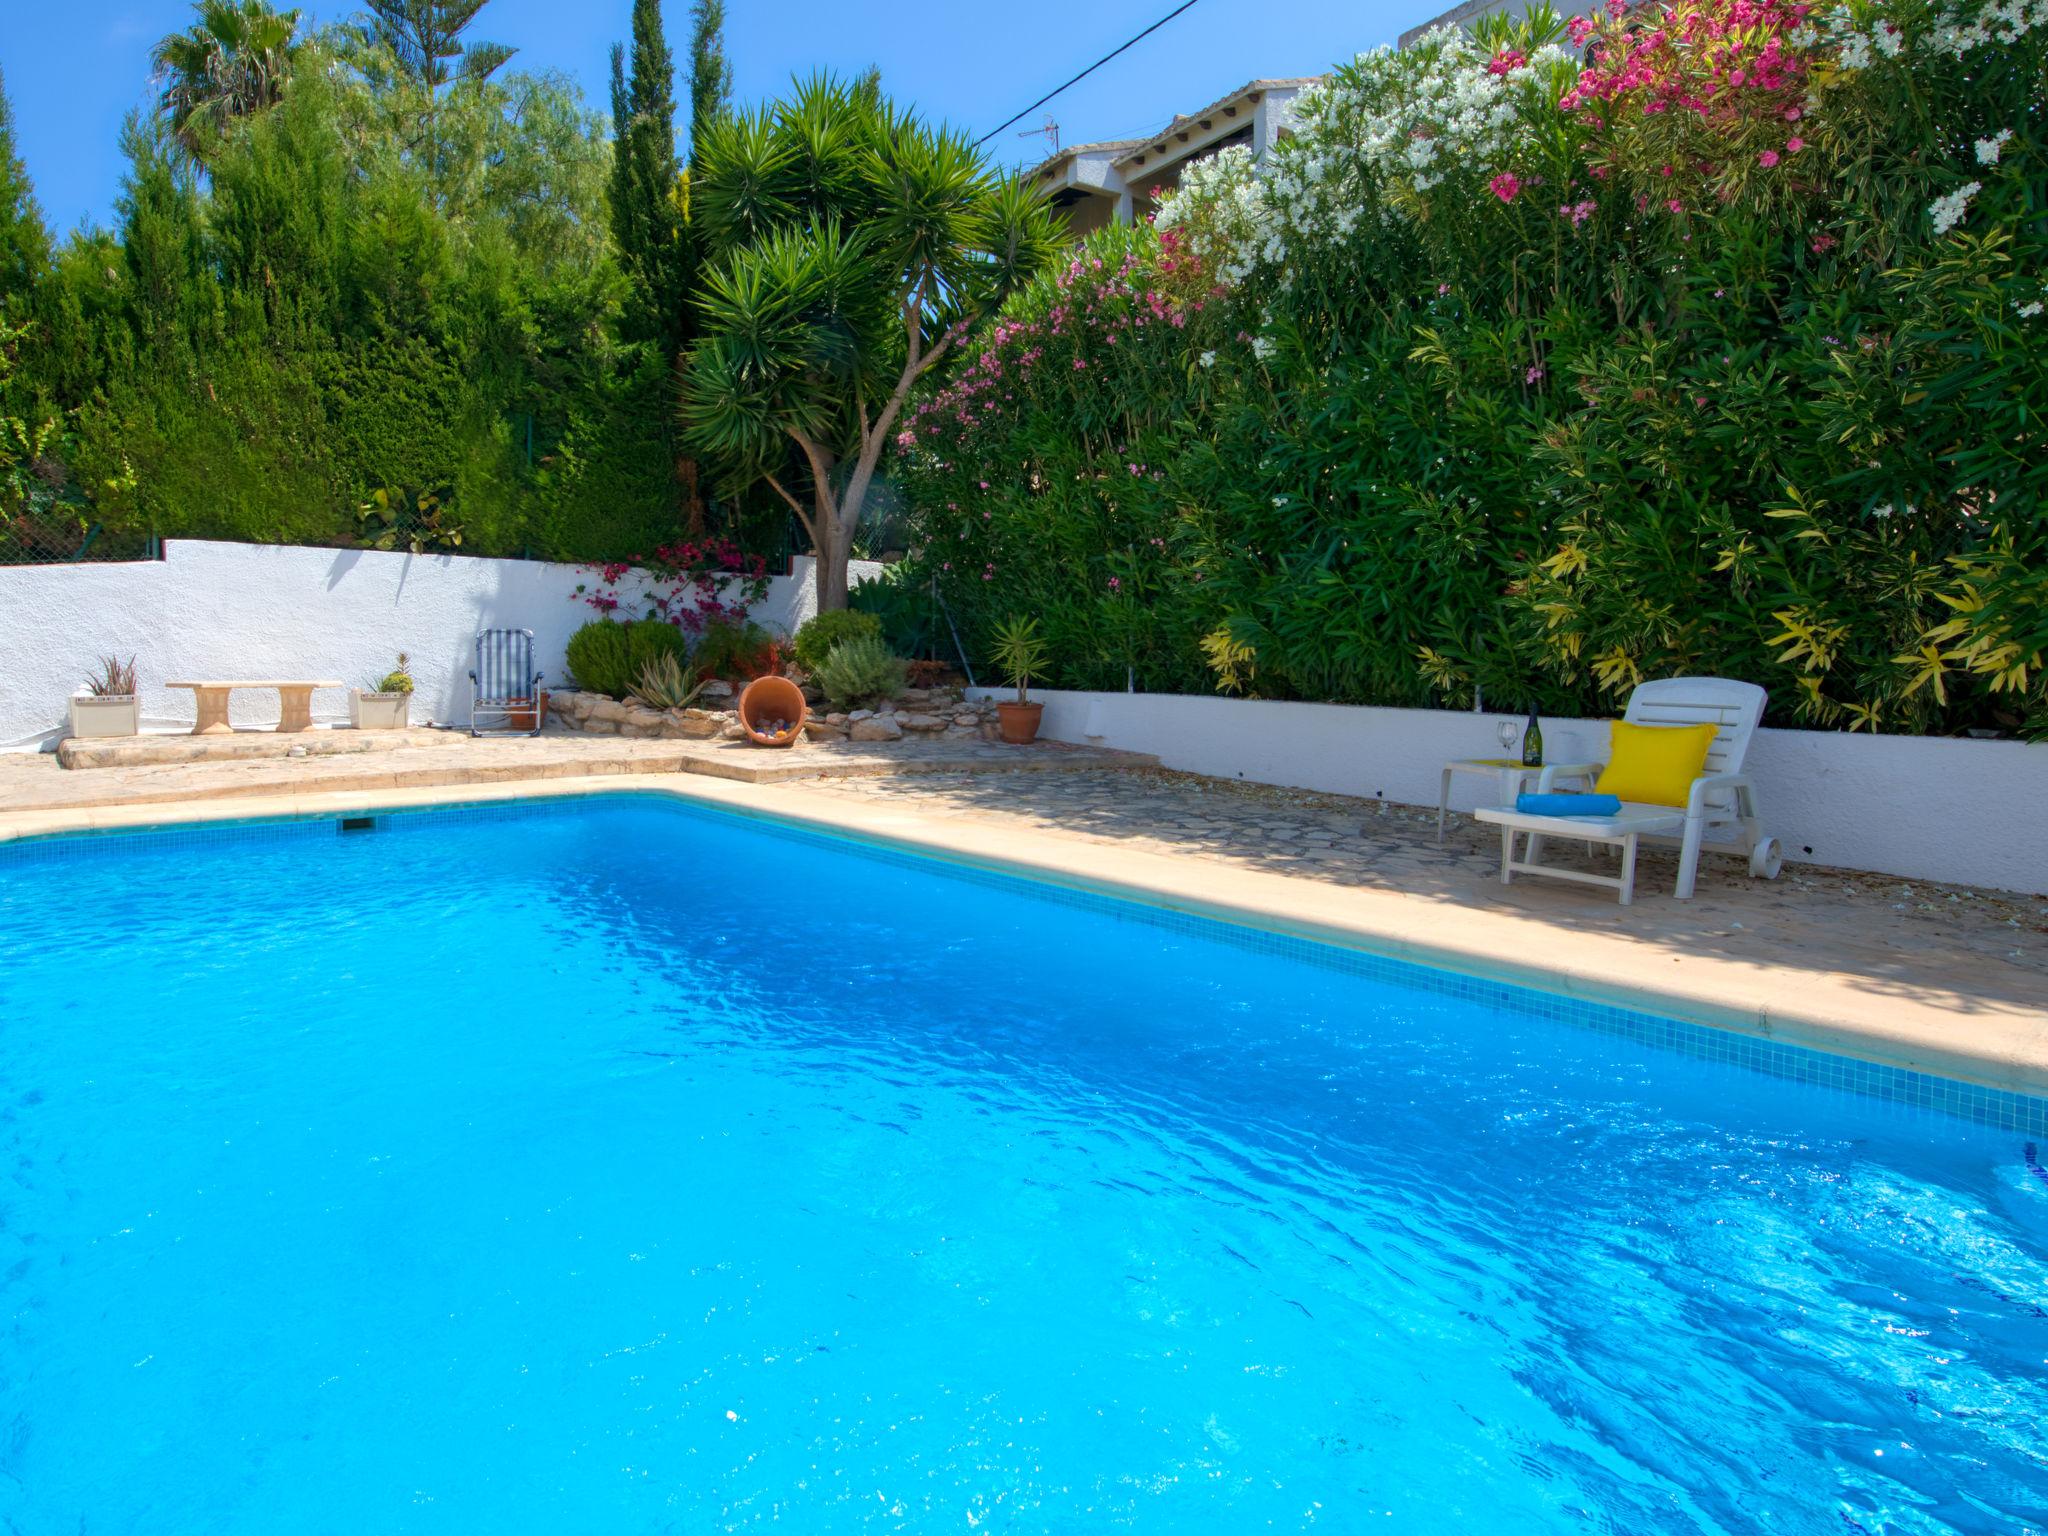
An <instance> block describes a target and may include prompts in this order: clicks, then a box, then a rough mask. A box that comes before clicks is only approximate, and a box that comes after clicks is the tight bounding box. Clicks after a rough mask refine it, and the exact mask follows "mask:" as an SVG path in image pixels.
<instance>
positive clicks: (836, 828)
mask: <svg viewBox="0 0 2048 1536" xmlns="http://www.w3.org/2000/svg"><path fill="white" fill-rule="evenodd" d="M636 795H637V796H645V795H656V796H667V797H671V798H674V799H678V800H682V801H687V802H691V803H694V804H698V805H707V806H714V807H717V808H719V809H722V810H725V811H728V812H731V813H734V814H737V815H740V816H744V817H748V818H751V819H756V820H761V821H767V822H773V823H780V824H783V825H786V826H796V827H801V828H805V829H808V830H811V831H815V832H824V833H827V834H829V835H832V836H834V837H838V838H842V839H845V840H848V841H851V842H854V843H857V844H858V843H865V844H869V845H872V846H877V847H881V848H885V849H893V850H898V851H907V852H911V853H915V854H918V855H921V856H924V857H928V858H933V859H936V860H939V861H941V862H947V863H952V864H956V865H960V866H964V867H967V868H970V869H980V870H987V871H993V872H996V873H1000V874H1010V875H1021V876H1024V877H1026V878H1028V879H1032V880H1037V881H1041V882H1045V883H1048V884H1053V885H1057V886H1062V887H1065V888H1067V889H1070V890H1078V891H1082V892H1086V893H1090V894H1094V895H1102V896H1109V897H1113V898H1116V899H1120V900H1125V901H1135V902H1138V903H1141V904H1144V905H1147V906H1151V907H1155V908H1162V909H1165V910H1168V911H1173V912H1179V913H1184V914H1187V915H1189V916H1193V917H1199V918H1205V919H1209V920H1212V921H1218V922H1224V923H1230V924H1234V925H1237V926H1240V927H1249V928H1254V929H1263V930H1266V931H1269V932H1274V933H1279V934H1283V935H1288V936H1291V937H1294V938H1299V939H1306V940H1308V941H1310V942H1313V943H1319V944H1327V945H1334V946H1336V947H1339V948H1343V949H1349V950H1355V951H1360V952H1363V953H1366V954H1370V955H1375V956H1379V957H1382V958H1385V959H1390V960H1397V961H1405V962H1408V963H1410V964H1415V965H1422V966H1428V967H1431V968H1433V969H1436V970H1440V971H1450V972H1453V973H1456V974H1459V975H1464V976H1468V977H1474V978H1477V979H1481V980H1486V981H1494V982H1504V983H1507V984H1509V985H1512V986H1518V987H1524V988H1528V989H1531V990H1534V991H1537V992H1543V993H1550V994H1553V995H1559V996H1563V997H1567V998H1571V999H1576V1000H1578V1001H1582V1002H1587V1003H1592V1004H1597V1005H1604V1006H1608V1007H1614V1008H1621V1009H1630V1010H1638V1011H1642V1012H1646V1013H1652V1014H1658V1015H1662V1016H1665V1017H1668V1018H1674V1019H1678V1020H1681V1021H1683V1022H1687V1023H1693V1024H1702V1025H1706V1026H1709V1027H1712V1028H1716V1029H1722V1030H1728V1031H1731V1032H1733V1033H1736V1034H1739V1035H1745V1036H1749V1037H1751V1038H1757V1039H1764V1040H1770V1041H1775V1042H1778V1043H1780V1044H1785V1045H1794V1046H1801V1047H1805V1048H1807V1049H1812V1050H1819V1051H1825V1052H1828V1053H1831V1054H1834V1055H1838V1056H1850V1057H1854V1058H1857V1059H1859V1060H1863V1061H1868V1062H1874V1063H1877V1064H1879V1065H1882V1066H1888V1067H1896V1068H1900V1069H1903V1070H1906V1071H1911V1072H1920V1073H1926V1074H1929V1075H1932V1076H1936V1077H1942V1078H1949V1079H1953V1080H1957V1081H1961V1082H1965V1083H1970V1084H1974V1085H1976V1086H1978V1087H1983V1088H1990V1089H1994V1090H1999V1091H2003V1092H2009V1093H2018V1094H2023V1095H2027V1096H2031V1097H2048V1006H2044V1007H2043V1008H2041V1009H2022V1008H2018V1007H2013V1006H2008V1005H1998V1004H1988V1003H1986V1002H1984V1001H1983V1000H1982V999H1969V998H1960V997H1956V996H1954V995H1953V994H1941V995H1926V994H1915V993H1913V992H1912V991H1911V990H1910V989H1908V988H1906V987H1904V986H1902V985H1898V986H1895V985H1892V984H1889V983H1886V982H1885V981H1884V980H1883V979H1881V978H1878V977H1872V976H1865V975H1857V974H1853V973H1849V972H1842V971H1835V970H1829V969H1826V968H1821V967H1816V968H1812V969H1804V968H1797V969H1795V968H1792V967H1787V966H1782V965H1764V964H1758V963H1755V962H1750V961H1743V960H1735V959H1728V958H1724V957H1722V956H1718V955H1711V954H1703V953H1699V952H1696V951H1674V950H1672V949H1670V948H1668V947H1666V946H1663V945H1659V944H1655V943H1652V942H1649V941H1646V940H1643V939H1640V938H1633V937H1628V936H1624V935H1616V934H1610V933H1599V932H1586V931H1580V930H1575V929H1573V928H1572V927H1570V926H1569V924H1568V923H1566V922H1563V921H1561V920H1559V919H1557V918H1550V917H1535V916H1530V915H1527V914H1523V913H1519V912H1510V911H1500V912H1493V911H1475V910H1473V909H1470V908H1464V907H1458V908H1454V909H1446V908H1445V907H1443V906H1441V905H1439V904H1437V903H1434V902H1432V901H1430V900H1429V899H1428V898H1426V897H1423V896H1420V895H1416V894H1413V893H1409V892H1402V891H1383V890H1373V889H1368V888H1362V887H1357V886H1339V885H1333V884H1329V883H1326V882H1322V881H1317V880H1314V879H1308V878H1304V877H1301V876H1298V875H1282V874H1274V873H1269V872H1266V871H1260V870H1251V869H1243V868H1239V867H1236V866H1233V865H1229V864H1226V863H1221V862H1216V861H1208V860H1195V859H1189V858H1184V857H1174V856H1170V855H1166V854H1159V853H1152V852H1148V851H1144V850H1138V849H1128V848H1121V847H1118V846H1116V845H1113V844H1104V843H1100V842H1096V841H1091V840H1087V839H1082V838H1078V837H1062V836H1060V835H1059V834H1058V833H1057V832H1047V831H1044V830H1042V829H1035V828H1034V829H1023V828H1009V827H999V826H991V825H987V824H984V823H977V822H973V821H966V820H959V819H942V818H937V817H924V816H919V815H915V814H912V813H909V812H906V811H903V810H900V809H887V808H880V807H875V806H870V805H866V804H862V803H858V802H849V801H848V800H846V799H845V798H844V797H841V796H833V795H830V794H829V793H823V792H818V791H811V790H807V789H806V788H805V787H804V786H803V785H802V784H801V783H782V784H776V785H772V786H761V785H752V784H745V783H740V782H735V781H730V780H725V779H718V778H709V777H704V776H699V775H682V774H675V773H667V774H625V775H608V776H603V777H564V778H552V779H545V780H513V781H505V782H499V783H488V784H449V785H434V786H423V787H417V788H404V789H401V788H388V789H370V788H365V789H362V790H348V791H321V792H315V793H299V794H280V795H237V796H234V797H231V798H225V799H218V800H204V801H186V802H179V801H152V802H147V803H142V804H135V805H127V806H95V807H79V808H72V809H65V810H49V811H22V812H0V843H8V842H13V841H17V840H20V839H24V838H42V837H49V836H57V835H63V834H68V833H78V832H114V831H134V830H141V829H144V828H161V827H191V826H198V825H204V824H207V823H214V822H236V821H276V820H292V819H300V818H312V819H319V818H333V817H337V816H343V815H365V814H375V813H377V812H380V811H396V810H405V809H415V808H431V807H436V806H441V807H446V806H454V805H489V804H494V803H500V802H505V801H517V800H558V799H585V798H595V797H616V796H636ZM1447 918H1448V921H1447V920H1446V919H1447ZM1965 1031H1966V1032H1967V1034H1968V1036H1969V1038H1967V1039H1962V1038H1958V1035H1959V1033H1961V1032H1965Z"/></svg>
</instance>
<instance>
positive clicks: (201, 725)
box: [192, 688, 234, 736]
mask: <svg viewBox="0 0 2048 1536" xmlns="http://www.w3.org/2000/svg"><path fill="white" fill-rule="evenodd" d="M230 694H231V690H229V689H226V688H195V689H193V690H192V696H193V701H194V703H195V705H196V707H197V709H198V711H199V718H198V720H197V721H195V722H194V723H193V726H192V734H193V735H194V736H226V735H229V734H231V733H232V732H233V730H234V727H233V726H231V725H229V724H228V699H229V697H230Z"/></svg>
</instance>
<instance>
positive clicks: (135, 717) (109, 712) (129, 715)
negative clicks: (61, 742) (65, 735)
mask: <svg viewBox="0 0 2048 1536" xmlns="http://www.w3.org/2000/svg"><path fill="white" fill-rule="evenodd" d="M141 729H142V700H141V698H140V697H138V696H137V695H135V694H132V693H111V694H97V693H81V694H76V695H74V696H73V697H72V700H71V734H72V735H73V736H74V737H76V736H133V735H135V734H137V733H138V732H140V731H141Z"/></svg>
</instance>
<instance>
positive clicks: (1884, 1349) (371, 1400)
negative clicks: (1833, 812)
mask: <svg viewBox="0 0 2048 1536" xmlns="http://www.w3.org/2000/svg"><path fill="white" fill-rule="evenodd" d="M0 943H4V950H0V1317H4V1319H5V1330H6V1331H5V1334H4V1338H0V1529H7V1530H12V1531H21V1532H29V1533H42V1532H57V1531H62V1532H67V1533H69V1532H74V1531H87V1532H91V1533H95V1536H100V1533H128V1532H150V1533H165V1532H187V1531H205V1532H237V1533H239V1532H251V1533H254V1532H264V1533H272V1532H281V1531H293V1532H301V1531H308V1532H310V1531H336V1532H342V1531H347V1532H366V1531H378V1532H382V1531H403V1532H413V1531H418V1532H444V1531H445V1532H458V1531H460V1532H474V1531H492V1532H525V1531H533V1532H550V1533H555V1532H583V1531H605V1532H653V1531H675V1532H690V1533H694V1532H700V1531H727V1530H732V1531H749V1530H755V1529H760V1528H765V1527H768V1526H771V1525H778V1524H779V1525H780V1526H781V1527H782V1528H786V1529H790V1530H796V1531H868V1530H874V1531H890V1530H906V1531H911V1530H916V1531H922V1530H958V1531H969V1530H971V1531H976V1532H984V1531H996V1532H1026V1531H1030V1532H1038V1531H1083V1530H1087V1531H1094V1530H1104V1529H1120V1528H1129V1529H1137V1530H1144V1531H1174V1532H1182V1531H1187V1532H1210V1531H1215V1532H1240V1531H1251V1530H1265V1529H1273V1530H1289V1531H1292V1530H1339V1531H1349V1530H1359V1529H1367V1528H1370V1529H1373V1530H1379V1531H1417V1532H1439V1531H1452V1530H1455V1531H1461V1532H1489V1533H1490V1532H1516V1533H1531V1532H1547V1531H1574V1532H1579V1531H1589V1530H1592V1531H1612V1532H1706V1531H1716V1532H1720V1531H1725V1532H1738V1531H1739V1532H1748V1531H1756V1530H1770V1531H1774V1532H1822V1531H1826V1532H1831V1533H1838V1532H1843V1531H1870V1532H1880V1531H1885V1532H1936V1531H1964V1532H2001V1533H2012V1532H2021V1531H2028V1530H2034V1529H2037V1528H2040V1527H2042V1526H2043V1525H2048V1459H2044V1449H2048V1436H2044V1435H2043V1433H2042V1431H2041V1428H2040V1425H2041V1423H2043V1422H2044V1421H2048V1173H2044V1172H2043V1170H2042V1167H2041V1161H2040V1152H2039V1151H2038V1150H2037V1149H2036V1148H2034V1147H2033V1146H2032V1145H2030V1142H2029V1135H2028V1132H2027V1131H2025V1130H2024V1129H2021V1128H2014V1127H2007V1128H2000V1127H1998V1126H1991V1125H1974V1124H1969V1123H1966V1122H1964V1121H1962V1120H1958V1119H1952V1118H1949V1117H1946V1116H1942V1115H1937V1114H1930V1113H1924V1112H1914V1113H1906V1112H1901V1111H1899V1110H1897V1109H1895V1108H1892V1107H1888V1106H1886V1105H1884V1104H1882V1103H1879V1102H1876V1101H1874V1100H1872V1099H1870V1098H1867V1097H1861V1096H1857V1095H1854V1094H1849V1093H1842V1092H1831V1091H1823V1090H1822V1089H1820V1088H1818V1087H1816V1086H1814V1085H1813V1084H1811V1083H1806V1082H1800V1081H1794V1080H1790V1079H1788V1078H1785V1077H1774V1076H1769V1075H1765V1074H1762V1073H1759V1072H1755V1071H1752V1070H1748V1069H1746V1068H1744V1067H1743V1066H1741V1065H1739V1064H1736V1063H1734V1062H1729V1061H1717V1060H1709V1059H1702V1057H1701V1056H1700V1055H1699V1054H1696V1053H1695V1054H1687V1053H1685V1052H1679V1051H1672V1050H1667V1049H1663V1048H1660V1047H1658V1046H1657V1045H1654V1044H1651V1043H1647V1042H1646V1041H1644V1040H1641V1039H1637V1038H1633V1037H1631V1036H1630V1035H1629V1034H1628V1033H1627V1032H1626V1031H1625V1030H1623V1029H1618V1028H1616V1027H1605V1026H1603V1027H1589V1024H1599V1023H1600V1021H1599V1020H1596V1019H1591V1018H1590V1017H1586V1018H1574V1017H1568V1016H1566V1015H1572V1014H1574V1013H1575V1010H1572V1009H1562V1008H1559V1007H1557V1006H1555V1005H1553V1004H1551V1003H1548V1002H1546V1001H1545V1000H1542V999H1538V998H1536V997H1534V996H1533V995H1527V994H1524V995H1521V997H1520V998H1519V999H1518V998H1517V996H1516V995H1515V994H1510V993H1507V992H1505V991H1504V990H1502V989H1488V988H1480V987H1473V986H1468V985H1465V984H1460V983H1452V982H1449V981H1447V980H1446V979H1444V978H1439V977H1435V976H1432V975H1430V974H1429V973H1424V972H1418V971H1412V970H1406V969H1403V968H1400V967H1396V966H1391V965H1388V964H1386V963H1384V962H1372V961H1364V960H1359V959H1355V958H1353V957H1348V956H1343V955H1339V954H1337V953H1335V952H1329V953H1327V954H1326V955H1324V956H1323V957H1322V958H1324V959H1326V960H1327V962H1328V963H1321V964H1319V963H1311V962H1312V961H1313V960H1315V959H1317V958H1318V957H1317V955H1316V954H1315V953H1314V952H1312V951H1311V950H1310V949H1309V947H1308V946H1305V945H1300V944H1292V943H1277V942H1274V941H1271V940H1264V939H1260V938H1257V937H1253V936H1248V935H1246V934H1244V933H1242V932H1237V931H1233V930H1227V929H1223V928H1219V927H1215V926H1211V925H1206V924H1201V923H1197V922H1194V921H1191V920H1186V919H1169V920H1164V921H1161V920H1158V919H1156V918H1155V917H1153V916H1152V915H1151V914H1147V913H1143V912H1140V911H1139V910H1137V909H1134V908H1124V907H1119V906H1118V905H1117V904H1115V903H1111V902H1107V901H1102V900H1097V899H1062V900H1053V899H1048V897H1047V896H1046V895H1045V894H1044V893H1042V892H1040V891H1038V890H1035V889H1034V888H1032V887H1030V886H1027V885H1025V884H1023V883H1021V882H1009V881H1004V880H1000V879H991V878H966V877H961V876H958V875H956V874H954V873H951V872H949V871H948V870H946V869H945V868H944V867H942V866H936V865H932V864H928V863H925V862H922V861H918V860H915V859H911V858H893V859H885V858H879V857H875V856H873V855H871V854H870V853H868V852H865V851H862V850H859V849H856V848H852V847H841V846H835V845H833V844H831V843H830V842H829V841H827V840H824V839H821V838H817V837H812V836H786V835H781V834H778V833H776V832H774V831H772V830H769V829H765V828H763V827H760V826H757V825H754V824H750V823H746V822H743V821H740V820H738V819H735V818H728V817H724V816H719V815H715V814H711V813H707V812H701V811H695V810H690V809H686V808H683V807H680V806H677V805H674V804H670V803H667V802H661V801H656V800H652V799H645V798H628V797H617V798H603V799H591V800H586V801H570V802H563V803H561V804H558V805H554V806H549V807H545V808H539V809H535V810H532V811H529V812H525V813H508V812H503V811H499V812H443V813H421V814H409V815H396V816H386V817H380V818H377V819H376V820H375V821H374V823H372V824H371V825H369V826H368V827H366V828H364V829H363V830H360V831H340V830H338V829H337V825H336V824H334V823H301V824H297V825H290V826H282V827H275V828H263V827H254V828H247V829H242V830H225V829H209V830H202V831H193V832H180V833H175V834H169V835H151V836H144V837H118V838H117V837H101V838H91V839H81V840H73V841H68V842H64V843H53V844H46V845H42V846H40V847H22V848H17V849H15V850H13V851H12V852H8V851H0ZM1576 1012H1580V1013H1583V1010H1577V1011H1576ZM1609 1022H1610V1025H1611V1021H1609ZM1816 1060H1818V1058H1816Z"/></svg>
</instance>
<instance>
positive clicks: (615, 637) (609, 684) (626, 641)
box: [568, 619, 639, 699]
mask: <svg viewBox="0 0 2048 1536" xmlns="http://www.w3.org/2000/svg"><path fill="white" fill-rule="evenodd" d="M568 656H569V670H570V672H572V673H573V674H574V675H575V678H576V681H577V683H578V684H579V685H581V686H582V687H585V688H588V689H590V690H591V691H592V692H593V693H608V694H610V695H611V696H612V697H613V698H615V699H622V698H624V697H625V696H626V694H627V693H628V692H630V691H631V689H632V686H633V679H634V678H635V677H637V676H638V675H639V668H638V667H636V666H635V665H634V663H633V647H632V642H631V639H630V638H629V636H628V627H627V626H626V625H624V624H621V623H619V622H618V621H617V620H615V619H594V620H592V621H591V622H590V623H588V624H585V625H584V626H583V627H582V628H581V629H579V630H577V631H576V633H575V634H573V635H571V636H570V637H569V645H568Z"/></svg>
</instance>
